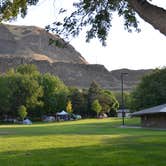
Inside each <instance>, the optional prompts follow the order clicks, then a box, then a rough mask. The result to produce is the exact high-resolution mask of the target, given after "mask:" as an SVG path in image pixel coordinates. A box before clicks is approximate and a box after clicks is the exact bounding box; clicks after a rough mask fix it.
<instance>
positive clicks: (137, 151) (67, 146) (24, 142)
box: [0, 118, 166, 166]
mask: <svg viewBox="0 0 166 166" xmlns="http://www.w3.org/2000/svg"><path fill="white" fill-rule="evenodd" d="M125 123H126V124H127V125H138V124H139V119H128V120H126V122H125ZM120 125H121V119H118V118H109V119H89V120H80V121H72V122H61V123H43V124H33V125H30V126H26V125H0V166H165V165H166V130H152V129H142V128H120Z"/></svg>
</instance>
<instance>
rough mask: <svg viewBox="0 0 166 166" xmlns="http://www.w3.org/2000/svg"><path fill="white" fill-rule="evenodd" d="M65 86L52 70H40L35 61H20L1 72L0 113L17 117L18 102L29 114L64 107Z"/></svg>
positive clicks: (45, 112)
mask: <svg viewBox="0 0 166 166" xmlns="http://www.w3.org/2000/svg"><path fill="white" fill-rule="evenodd" d="M67 97H68V88H67V87H66V86H65V85H64V84H63V82H62V81H61V80H60V79H59V78H58V77H55V76H53V75H51V74H44V75H42V74H40V73H39V71H38V70H37V69H36V67H35V66H34V65H21V66H19V67H18V68H16V70H14V69H11V70H10V71H9V72H7V73H6V74H5V75H2V76H0V104H1V105H0V115H1V117H2V118H3V117H5V116H9V117H17V115H18V114H17V110H18V108H19V107H20V106H21V105H24V106H25V107H26V108H27V109H28V114H29V116H38V117H41V116H42V115H43V114H48V115H49V114H51V115H52V114H54V113H55V112H56V111H59V110H61V109H65V106H66V101H67Z"/></svg>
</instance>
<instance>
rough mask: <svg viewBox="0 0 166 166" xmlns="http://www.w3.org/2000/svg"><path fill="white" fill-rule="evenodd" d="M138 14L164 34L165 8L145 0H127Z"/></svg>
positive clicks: (165, 26) (165, 28) (165, 23)
mask: <svg viewBox="0 0 166 166" xmlns="http://www.w3.org/2000/svg"><path fill="white" fill-rule="evenodd" d="M127 1H128V3H129V4H130V6H131V7H132V8H133V9H134V10H135V11H136V12H137V13H138V14H139V16H140V17H141V18H142V19H143V20H145V21H147V22H148V23H150V24H151V25H152V26H153V27H154V28H155V29H158V30H159V31H160V32H161V33H163V34H164V35H166V10H165V9H163V8H161V7H158V6H154V5H152V4H150V3H148V2H147V1H146V0H127Z"/></svg>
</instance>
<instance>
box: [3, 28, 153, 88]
mask: <svg viewBox="0 0 166 166" xmlns="http://www.w3.org/2000/svg"><path fill="white" fill-rule="evenodd" d="M49 38H53V39H56V40H59V41H61V42H62V43H64V45H65V47H64V48H60V47H56V46H55V45H49V44H48V43H49V42H48V41H49ZM25 63H26V64H29V63H30V64H35V65H36V66H37V67H38V69H39V70H40V71H41V72H42V73H46V72H50V73H52V74H54V75H57V76H59V77H60V78H61V79H62V80H63V81H64V82H65V84H66V85H69V86H76V87H79V88H89V86H90V84H91V82H92V81H93V80H95V81H97V82H98V83H99V84H100V85H101V87H103V88H106V89H111V90H114V91H120V90H121V80H120V73H121V72H127V73H128V76H127V77H125V78H124V88H125V90H131V89H132V88H133V87H134V86H136V85H137V84H138V82H139V81H140V79H141V77H142V76H143V75H145V74H147V73H149V72H151V70H128V69H121V70H114V71H111V72H109V71H108V70H107V69H106V68H105V67H104V66H103V65H90V64H88V62H87V61H86V60H85V59H84V58H83V57H82V56H81V54H80V53H78V52H77V51H76V50H75V49H74V48H73V47H72V46H71V45H69V44H66V43H65V42H64V41H63V40H62V39H61V38H59V37H58V36H56V35H52V34H50V33H47V32H46V31H44V30H43V29H41V28H38V27H32V26H13V25H12V26H11V25H0V72H1V73H4V72H6V71H7V70H8V69H9V68H11V67H16V66H18V65H20V64H25Z"/></svg>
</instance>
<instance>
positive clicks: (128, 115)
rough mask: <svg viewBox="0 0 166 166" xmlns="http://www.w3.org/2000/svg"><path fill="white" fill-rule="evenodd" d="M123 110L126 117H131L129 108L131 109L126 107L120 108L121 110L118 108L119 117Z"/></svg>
mask: <svg viewBox="0 0 166 166" xmlns="http://www.w3.org/2000/svg"><path fill="white" fill-rule="evenodd" d="M123 111H124V117H130V110H129V109H124V110H122V109H119V110H117V116H118V117H119V118H121V117H122V113H123Z"/></svg>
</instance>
